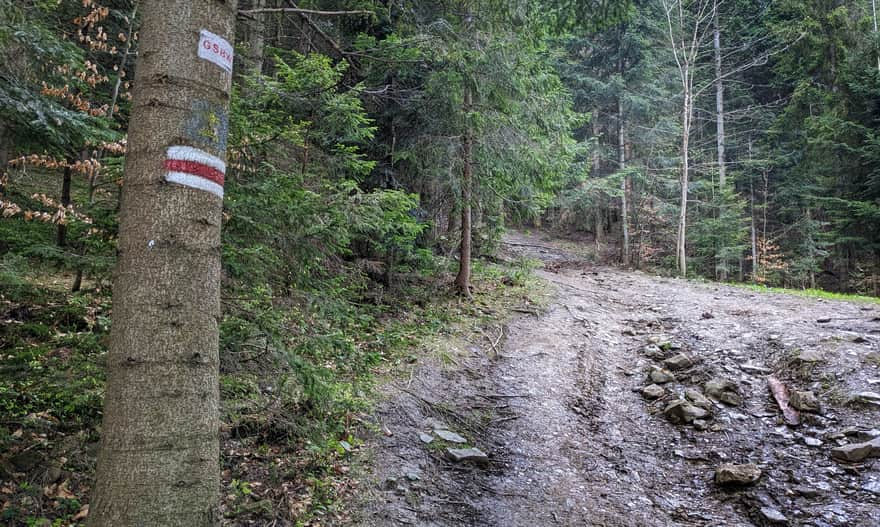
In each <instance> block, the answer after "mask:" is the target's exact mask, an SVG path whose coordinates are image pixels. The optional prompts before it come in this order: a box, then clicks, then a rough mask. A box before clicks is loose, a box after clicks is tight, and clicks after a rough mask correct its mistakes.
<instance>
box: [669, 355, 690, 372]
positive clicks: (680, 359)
mask: <svg viewBox="0 0 880 527" xmlns="http://www.w3.org/2000/svg"><path fill="white" fill-rule="evenodd" d="M663 365H664V366H666V368H667V369H669V370H670V371H678V370H686V369H688V368H690V367H691V366H693V365H694V361H693V359H691V358H690V357H688V356H687V355H686V354H684V353H679V354H678V355H673V356H672V357H669V358H668V359H666V360H665V361H663Z"/></svg>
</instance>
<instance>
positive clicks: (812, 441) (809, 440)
mask: <svg viewBox="0 0 880 527" xmlns="http://www.w3.org/2000/svg"><path fill="white" fill-rule="evenodd" d="M804 444H805V445H807V446H812V447H820V446H822V445H824V444H825V443H824V442H823V441H822V440H821V439H817V438H815V437H809V436H807V437H804Z"/></svg>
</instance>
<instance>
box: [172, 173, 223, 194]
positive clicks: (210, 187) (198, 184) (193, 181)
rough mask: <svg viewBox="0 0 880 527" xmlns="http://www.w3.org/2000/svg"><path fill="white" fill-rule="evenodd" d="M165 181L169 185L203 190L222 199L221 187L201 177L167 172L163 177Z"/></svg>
mask: <svg viewBox="0 0 880 527" xmlns="http://www.w3.org/2000/svg"><path fill="white" fill-rule="evenodd" d="M165 181H168V182H170V183H177V184H178V185H183V186H186V187H191V188H197V189H199V190H204V191H206V192H210V193H211V194H214V195H215V196H219V197H220V198H223V187H221V186H220V185H218V184H217V183H214V182H213V181H209V180H207V179H205V178H203V177H199V176H194V175H192V174H186V173H183V172H169V173H168V174H167V175H166V176H165Z"/></svg>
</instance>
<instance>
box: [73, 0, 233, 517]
mask: <svg viewBox="0 0 880 527" xmlns="http://www.w3.org/2000/svg"><path fill="white" fill-rule="evenodd" d="M142 9H143V18H142V22H143V24H142V26H141V30H140V35H141V39H140V50H139V54H138V59H137V68H136V73H137V75H136V78H135V87H134V93H133V95H134V99H133V102H132V116H131V123H132V124H131V127H130V129H129V137H128V156H127V158H126V164H125V185H124V188H123V191H122V202H121V207H120V211H121V216H120V227H119V249H118V251H119V260H118V263H117V268H116V272H115V277H114V288H113V325H112V333H111V339H110V352H109V355H108V358H107V372H108V380H107V390H106V396H105V400H104V421H103V428H102V438H101V449H100V453H99V455H98V466H97V475H96V477H97V482H96V485H95V490H94V496H93V498H92V502H91V507H90V514H89V518H88V525H89V526H90V527H111V526H112V527H136V526H146V525H161V526H163V527H203V526H214V525H217V524H218V522H219V517H218V501H219V492H220V467H219V458H220V452H219V388H218V363H219V351H218V347H219V345H218V322H219V317H220V224H221V219H222V217H221V212H222V185H221V183H222V181H223V179H222V173H223V171H225V165H224V164H223V162H222V160H224V159H225V157H226V152H225V144H226V142H225V133H226V130H225V129H223V127H220V128H216V129H212V130H211V134H210V136H209V137H205V135H204V133H205V128H204V127H199V129H197V130H191V129H190V125H191V124H192V123H193V122H194V119H195V120H196V121H198V118H199V109H204V108H209V109H210V110H209V113H210V115H208V116H207V117H208V119H207V120H208V122H212V123H214V122H216V121H219V122H223V121H224V118H225V115H224V114H225V113H226V112H227V111H228V107H229V90H230V87H231V73H230V72H229V71H228V70H227V69H225V68H224V67H221V66H220V65H218V64H216V63H215V62H212V61H209V60H206V59H200V58H199V56H198V50H199V49H200V48H199V45H200V40H199V38H200V31H201V30H207V31H210V32H211V33H213V34H215V35H217V36H219V37H220V38H221V39H225V40H226V41H231V40H232V38H233V33H234V24H235V13H236V1H235V0H225V1H222V0H191V1H183V0H153V1H150V2H144V3H143V4H142ZM212 39H213V37H212ZM213 41H214V42H215V43H216V42H219V41H218V40H216V39H214V40H213ZM230 43H231V42H230ZM220 44H222V42H220ZM208 49H209V50H210V49H211V46H209V47H208ZM214 49H217V48H214ZM218 57H219V56H218V55H215V56H214V59H215V60H219V59H218ZM228 59H229V62H230V63H231V57H228ZM172 147H175V149H172ZM181 151H186V152H189V153H190V154H191V155H190V154H187V155H188V156H189V158H186V159H184V160H183V161H180V162H179V163H178V164H179V165H180V166H181V167H182V168H179V169H178V167H177V165H175V162H174V160H176V159H177V160H179V159H180V157H177V156H178V154H177V152H181ZM187 163H188V164H187ZM199 163H201V165H199V166H201V167H202V168H200V169H196V168H192V167H193V166H194V165H197V164H199ZM205 167H208V168H205ZM210 167H214V170H215V172H210V170H209V168H210ZM184 168H186V169H187V170H191V171H192V173H193V174H195V175H193V176H192V177H193V178H195V179H191V180H188V181H189V183H181V181H187V180H186V178H183V177H177V176H175V174H181V173H182V172H181V171H182V170H184ZM221 168H222V169H223V170H221ZM208 172H210V174H211V175H212V177H214V178H215V179H216V180H217V181H218V182H217V183H215V185H219V190H217V187H216V186H213V187H212V186H211V185H208V184H207V183H206V181H208V180H207V179H205V178H204V177H201V176H198V174H199V173H201V174H205V173H208ZM218 174H219V176H218ZM199 180H204V181H202V182H201V183H196V181H199ZM172 181H174V182H172ZM212 181H213V180H212ZM206 189H213V190H210V191H209V190H206Z"/></svg>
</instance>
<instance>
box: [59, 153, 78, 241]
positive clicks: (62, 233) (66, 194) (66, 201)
mask: <svg viewBox="0 0 880 527" xmlns="http://www.w3.org/2000/svg"><path fill="white" fill-rule="evenodd" d="M74 162H75V161H74V159H73V158H72V157H68V158H67V159H66V160H65V165H64V176H63V178H62V179H61V206H62V207H64V208H65V209H66V208H67V207H69V206H70V185H71V183H72V182H73V168H71V165H73V163H74ZM66 221H67V220H62V222H61V223H59V224H58V226H57V227H56V230H55V243H56V244H57V245H58V247H66V246H67V223H66Z"/></svg>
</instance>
